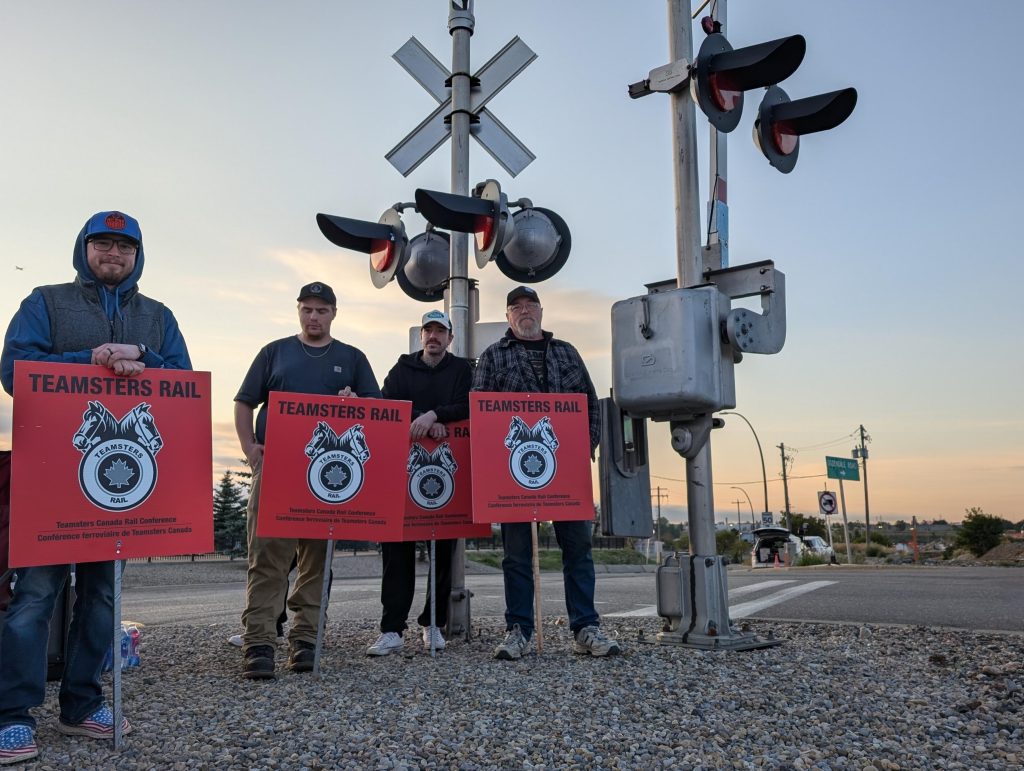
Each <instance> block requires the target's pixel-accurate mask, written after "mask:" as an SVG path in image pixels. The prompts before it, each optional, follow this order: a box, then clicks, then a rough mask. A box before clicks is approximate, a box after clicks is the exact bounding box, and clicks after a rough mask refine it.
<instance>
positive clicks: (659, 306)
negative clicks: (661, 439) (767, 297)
mask: <svg viewBox="0 0 1024 771" xmlns="http://www.w3.org/2000/svg"><path fill="white" fill-rule="evenodd" d="M729 310H730V304H729V298H728V296H726V295H724V294H722V293H721V292H720V291H719V290H718V289H717V288H716V287H715V286H712V285H707V286H699V287H691V288H687V289H670V290H665V291H657V292H652V293H651V294H646V295H643V296H642V297H631V298H630V299H628V300H621V301H620V302H617V303H615V304H614V305H613V306H612V380H613V387H614V391H615V401H616V402H617V403H618V405H619V407H621V408H622V409H623V410H624V411H625V412H627V413H628V414H630V415H631V416H633V417H643V418H651V419H653V420H678V419H685V418H686V417H689V416H692V415H700V414H706V413H710V412H716V411H718V410H724V409H730V408H732V407H735V406H736V378H735V374H734V371H733V349H732V347H731V346H730V345H729V344H728V343H727V342H723V338H722V332H721V330H722V325H723V324H724V323H725V319H726V316H727V315H728V313H729Z"/></svg>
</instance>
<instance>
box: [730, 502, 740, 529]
mask: <svg viewBox="0 0 1024 771" xmlns="http://www.w3.org/2000/svg"><path fill="white" fill-rule="evenodd" d="M731 502H732V503H735V504H736V524H737V526H738V525H739V523H740V518H741V517H740V515H741V514H742V512H741V511H740V505H741V504H742V503H743V500H742V499H740V498H737V499H736V500H735V501H731Z"/></svg>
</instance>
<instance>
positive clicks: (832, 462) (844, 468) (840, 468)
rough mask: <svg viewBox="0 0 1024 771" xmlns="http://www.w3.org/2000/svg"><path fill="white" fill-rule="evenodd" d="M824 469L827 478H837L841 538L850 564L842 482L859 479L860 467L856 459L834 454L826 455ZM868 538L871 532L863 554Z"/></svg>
mask: <svg viewBox="0 0 1024 771" xmlns="http://www.w3.org/2000/svg"><path fill="white" fill-rule="evenodd" d="M825 471H826V472H827V474H828V478H829V479H838V480H839V500H840V502H841V503H842V511H843V538H845V539H846V561H847V563H850V564H852V563H853V550H852V549H851V548H850V528H849V526H848V524H847V521H846V493H845V491H844V490H843V482H844V481H845V480H847V479H849V480H851V481H853V482H858V481H860V468H859V467H858V465H857V461H856V460H854V459H852V458H838V457H836V456H834V455H826V456H825ZM870 538H871V533H870V532H869V533H868V535H867V538H866V539H865V541H864V554H865V556H866V555H867V544H868V540H869V539H870Z"/></svg>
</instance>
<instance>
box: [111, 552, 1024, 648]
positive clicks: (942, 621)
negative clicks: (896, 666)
mask: <svg viewBox="0 0 1024 771" xmlns="http://www.w3.org/2000/svg"><path fill="white" fill-rule="evenodd" d="M467 584H468V585H469V588H470V589H471V590H472V591H473V599H472V613H473V614H474V615H480V616H500V615H501V614H502V612H503V610H504V595H503V586H502V579H501V575H500V574H488V575H470V576H468V579H467ZM424 585H425V579H424V578H423V577H420V578H419V579H418V590H419V593H418V595H417V599H416V601H415V602H416V603H421V602H422V596H423V594H422V592H423V587H424ZM541 591H542V595H543V613H544V614H545V616H551V617H553V616H558V615H563V616H564V614H565V601H564V595H563V592H562V581H561V575H560V574H558V573H544V574H543V575H542V576H541ZM244 599H245V585H244V583H243V582H240V581H239V582H232V583H218V584H199V585H196V584H190V585H163V586H148V587H129V588H126V589H125V591H124V595H123V599H122V608H123V617H124V618H126V619H132V620H135V621H141V622H143V623H145V624H149V625H154V626H155V625H162V624H186V625H195V626H203V625H207V624H215V623H238V619H239V616H240V615H241V612H242V608H243V604H244ZM655 602H656V597H655V576H654V574H653V573H610V574H599V575H598V581H597V603H598V610H599V611H600V613H601V614H602V615H608V616H615V615H627V616H655V615H656V612H655ZM729 604H730V608H731V611H732V612H731V616H732V617H733V618H734V619H740V618H759V619H776V620H799V621H826V622H837V623H874V624H904V625H925V626H941V627H955V628H964V629H972V630H993V631H1010V632H1024V571H1022V570H1019V569H1015V568H994V567H993V568H989V567H936V568H930V567H919V568H910V567H892V568H844V567H835V566H831V567H826V568H811V569H789V570H787V569H777V570H776V569H766V570H759V571H750V570H730V571H729ZM330 608H331V611H330V612H331V613H332V614H333V613H341V614H344V617H345V618H346V619H350V620H360V619H362V620H366V621H367V622H368V624H369V625H370V626H373V625H374V624H375V622H376V621H377V620H379V618H380V579H379V578H355V579H344V580H342V579H336V580H335V582H334V585H333V587H332V590H331V605H330ZM418 610H419V608H418V606H417V604H414V606H413V612H412V614H411V615H412V616H413V617H414V616H415V614H416V613H417V612H418Z"/></svg>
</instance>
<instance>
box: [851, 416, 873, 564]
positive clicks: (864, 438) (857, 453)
mask: <svg viewBox="0 0 1024 771" xmlns="http://www.w3.org/2000/svg"><path fill="white" fill-rule="evenodd" d="M858 430H859V432H860V446H859V447H854V448H853V457H854V458H860V465H861V470H862V471H863V472H864V527H865V528H866V529H867V530H866V533H865V535H864V559H867V557H868V547H870V546H871V509H870V508H869V507H868V448H867V446H866V442H870V441H871V437H870V436H868V432H867V431H865V430H864V424H863V423H862V424H861V425H860V428H859V429H858Z"/></svg>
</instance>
